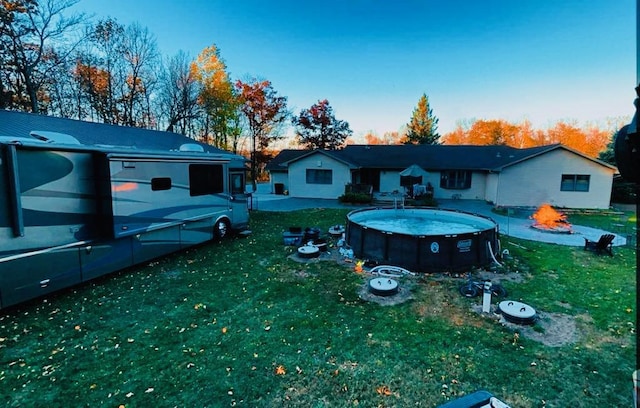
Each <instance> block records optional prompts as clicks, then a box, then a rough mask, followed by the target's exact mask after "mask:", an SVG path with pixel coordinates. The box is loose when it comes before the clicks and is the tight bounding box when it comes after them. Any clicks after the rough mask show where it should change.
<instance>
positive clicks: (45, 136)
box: [29, 130, 82, 145]
mask: <svg viewBox="0 0 640 408" xmlns="http://www.w3.org/2000/svg"><path fill="white" fill-rule="evenodd" d="M29 134H30V135H31V136H33V137H35V138H36V139H39V140H42V141H43V142H46V143H62V144H73V145H79V144H82V143H80V141H79V140H78V139H76V138H75V137H73V136H71V135H68V134H66V133H58V132H49V131H47V130H32V131H31V133H29Z"/></svg>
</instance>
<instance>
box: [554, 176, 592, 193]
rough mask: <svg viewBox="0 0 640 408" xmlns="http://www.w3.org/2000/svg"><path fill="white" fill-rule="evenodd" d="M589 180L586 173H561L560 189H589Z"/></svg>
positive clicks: (589, 177)
mask: <svg viewBox="0 0 640 408" xmlns="http://www.w3.org/2000/svg"><path fill="white" fill-rule="evenodd" d="M590 181H591V176H590V175H588V174H563V175H562V182H561V183H560V191H589V183H590Z"/></svg>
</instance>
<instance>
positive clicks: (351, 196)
mask: <svg viewBox="0 0 640 408" xmlns="http://www.w3.org/2000/svg"><path fill="white" fill-rule="evenodd" d="M338 201H340V202H341V203H348V204H369V203H371V196H370V195H369V194H364V193H344V194H343V195H341V196H340V197H338Z"/></svg>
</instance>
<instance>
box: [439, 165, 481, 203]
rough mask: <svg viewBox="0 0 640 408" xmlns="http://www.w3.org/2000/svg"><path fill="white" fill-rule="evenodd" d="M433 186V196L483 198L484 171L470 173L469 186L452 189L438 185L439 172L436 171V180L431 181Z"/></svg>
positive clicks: (463, 198)
mask: <svg viewBox="0 0 640 408" xmlns="http://www.w3.org/2000/svg"><path fill="white" fill-rule="evenodd" d="M431 184H433V186H434V187H435V191H434V193H433V196H434V197H435V198H444V199H451V198H453V199H461V200H484V199H485V190H486V185H487V177H486V174H485V173H476V172H473V173H471V187H470V188H467V189H464V190H453V189H448V188H441V187H440V173H438V181H437V182H436V183H433V182H432V183H431Z"/></svg>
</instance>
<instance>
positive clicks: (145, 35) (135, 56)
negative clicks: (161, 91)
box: [122, 23, 159, 127]
mask: <svg viewBox="0 0 640 408" xmlns="http://www.w3.org/2000/svg"><path fill="white" fill-rule="evenodd" d="M122 49H123V54H122V57H123V59H124V62H125V64H124V65H125V69H126V70H125V73H126V74H125V75H126V79H125V84H126V91H125V93H124V95H123V101H122V105H123V112H124V117H123V124H125V125H129V126H139V127H149V125H150V124H151V123H152V122H154V121H155V119H156V118H153V117H152V113H151V109H150V98H151V93H152V92H153V89H154V87H155V86H156V83H157V76H156V74H155V72H156V71H157V69H158V66H159V53H158V47H157V44H156V40H155V37H154V36H153V35H152V34H151V33H150V32H149V30H148V29H147V28H146V27H142V26H140V25H139V24H137V23H134V24H132V25H130V26H128V27H127V28H126V29H125V33H124V37H123V47H122Z"/></svg>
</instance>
